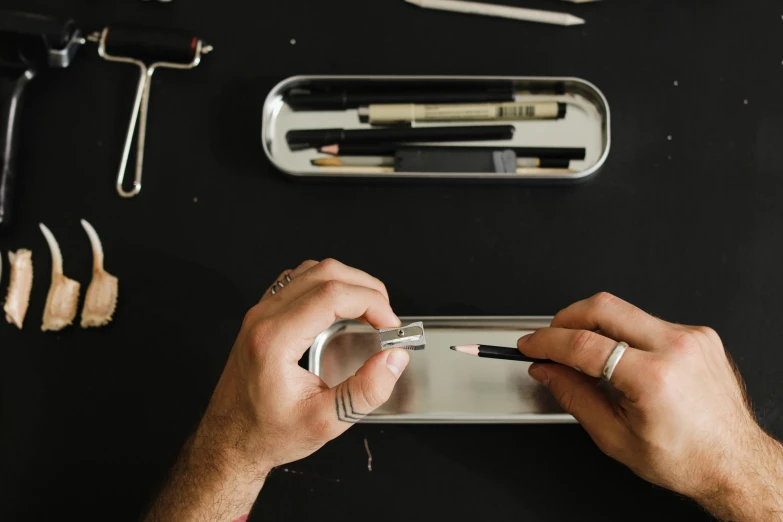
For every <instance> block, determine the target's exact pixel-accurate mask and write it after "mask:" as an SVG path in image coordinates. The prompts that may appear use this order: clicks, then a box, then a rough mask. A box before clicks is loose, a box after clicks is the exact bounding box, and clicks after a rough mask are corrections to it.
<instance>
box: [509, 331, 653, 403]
mask: <svg viewBox="0 0 783 522" xmlns="http://www.w3.org/2000/svg"><path fill="white" fill-rule="evenodd" d="M618 344H619V343H618V342H617V341H614V340H612V339H609V338H607V337H604V336H603V335H601V334H598V333H595V332H591V331H589V330H570V329H566V328H542V329H541V330H538V331H536V332H535V333H533V334H530V335H528V336H525V337H523V338H521V339H520V340H519V342H518V343H517V347H518V348H519V350H520V351H521V352H523V353H524V354H525V355H528V356H530V357H535V358H539V359H551V360H553V361H555V362H559V363H561V364H564V365H566V366H570V367H571V368H576V369H577V370H579V371H580V372H582V373H584V374H586V375H590V376H591V377H601V376H602V374H603V370H604V366H606V362H607V361H608V360H609V357H610V356H611V355H612V352H613V351H614V349H615V348H616V347H617V345H618ZM645 355H647V356H649V354H645V353H644V352H642V351H640V350H636V349H634V348H628V349H627V350H626V351H625V354H624V355H623V357H622V358H621V359H620V362H618V363H617V367H616V368H615V371H614V373H613V374H612V385H613V386H614V387H615V388H617V389H618V390H620V391H621V392H623V393H625V394H626V396H628V397H629V398H632V396H633V395H634V394H633V389H634V383H635V382H637V380H638V376H639V375H640V374H641V365H642V364H643V363H644V356H645Z"/></svg>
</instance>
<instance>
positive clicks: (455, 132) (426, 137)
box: [286, 125, 516, 150]
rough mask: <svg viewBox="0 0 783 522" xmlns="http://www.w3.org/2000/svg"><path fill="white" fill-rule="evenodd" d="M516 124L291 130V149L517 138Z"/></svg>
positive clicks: (289, 137) (289, 134)
mask: <svg viewBox="0 0 783 522" xmlns="http://www.w3.org/2000/svg"><path fill="white" fill-rule="evenodd" d="M515 130H516V129H515V127H514V126H513V125H470V126H461V127H457V126H453V127H452V126H448V127H404V128H387V129H297V130H291V131H288V133H287V134H286V141H287V142H288V146H289V147H291V150H302V149H309V148H313V147H315V148H319V147H323V146H324V145H329V144H331V143H339V144H341V145H342V144H348V143H365V144H366V143H387V142H391V143H401V142H414V143H415V142H436V141H493V140H510V139H511V138H513V137H514V131H515Z"/></svg>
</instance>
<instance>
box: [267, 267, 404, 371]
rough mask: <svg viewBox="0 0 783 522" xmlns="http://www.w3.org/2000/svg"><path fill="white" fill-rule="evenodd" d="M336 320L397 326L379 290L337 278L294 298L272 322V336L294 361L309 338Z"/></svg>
mask: <svg viewBox="0 0 783 522" xmlns="http://www.w3.org/2000/svg"><path fill="white" fill-rule="evenodd" d="M340 319H363V320H365V321H366V322H367V323H369V324H370V325H371V326H372V327H374V328H393V327H395V326H399V325H400V324H401V323H400V319H399V318H398V317H397V316H396V315H395V314H394V312H393V311H392V309H391V305H390V304H389V301H388V300H387V299H386V296H384V295H383V294H382V293H380V292H379V291H377V290H375V289H372V288H367V287H364V286H357V285H351V284H348V283H343V282H340V281H326V282H324V283H322V284H320V285H318V286H317V287H315V288H314V289H312V290H310V291H309V292H307V293H306V294H304V295H302V296H301V297H299V298H298V299H296V300H295V301H294V302H293V303H291V305H290V306H289V307H287V308H286V309H285V311H284V312H283V313H282V314H281V315H280V316H279V320H277V321H275V323H276V325H277V327H276V332H275V337H276V338H278V339H283V340H284V341H285V342H286V345H288V346H289V348H288V349H289V350H290V352H291V355H292V357H295V359H296V360H297V361H298V360H299V359H300V358H301V357H302V354H303V353H304V352H305V351H306V350H307V349H308V348H309V347H310V345H311V344H312V343H313V340H314V339H315V338H316V336H318V334H320V333H321V332H323V331H324V330H326V329H327V328H329V327H330V326H332V324H334V322H335V321H338V320H340Z"/></svg>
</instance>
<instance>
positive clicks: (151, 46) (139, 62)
mask: <svg viewBox="0 0 783 522" xmlns="http://www.w3.org/2000/svg"><path fill="white" fill-rule="evenodd" d="M89 40H91V41H94V42H98V54H99V55H100V56H101V58H103V59H104V60H108V61H110V62H120V63H129V64H133V65H135V66H137V67H138V68H139V82H138V87H137V89H136V99H135V101H134V103H133V111H132V112H131V117H130V123H129V125H128V134H127V136H126V137H125V146H124V149H123V152H122V160H121V161H120V168H119V171H118V172H117V192H118V193H119V194H120V196H122V197H125V198H131V197H133V196H135V195H136V194H138V193H139V192H141V175H142V170H143V167H144V141H145V138H146V134H147V111H148V108H149V102H150V88H151V86H152V75H153V74H154V73H155V71H156V70H157V69H162V68H169V69H192V68H194V67H196V66H197V65H198V64H199V63H201V57H202V55H204V54H207V53H209V52H210V51H211V50H212V46H210V45H207V44H206V43H204V42H203V41H202V40H201V39H199V38H198V37H196V36H193V35H192V34H187V33H176V32H171V31H161V30H157V29H146V28H139V27H122V26H111V27H106V28H105V29H104V30H103V31H101V32H98V33H94V34H93V35H91V36H90V37H89ZM137 124H138V134H137V136H136V175H135V177H134V179H133V187H132V188H131V189H130V190H125V188H124V187H123V181H124V178H125V170H126V168H127V166H128V158H129V157H130V150H131V145H132V143H133V135H134V133H136V127H137Z"/></svg>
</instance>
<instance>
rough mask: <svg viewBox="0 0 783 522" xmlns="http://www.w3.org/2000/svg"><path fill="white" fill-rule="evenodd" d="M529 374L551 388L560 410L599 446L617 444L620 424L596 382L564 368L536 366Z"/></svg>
mask: <svg viewBox="0 0 783 522" xmlns="http://www.w3.org/2000/svg"><path fill="white" fill-rule="evenodd" d="M528 372H529V373H530V376H531V377H532V378H534V379H535V380H537V381H538V382H540V383H541V384H543V385H544V386H546V387H547V388H549V391H550V392H551V393H552V395H553V396H554V398H555V400H556V401H557V402H558V404H560V407H561V408H563V410H564V411H565V412H566V413H570V414H571V415H573V416H574V417H575V418H576V420H577V421H579V424H581V425H582V426H583V427H584V428H585V430H587V432H588V433H589V434H590V436H591V437H592V438H593V440H594V441H595V442H596V443H597V444H598V445H599V446H603V445H602V442H609V441H612V440H616V436H617V435H619V430H620V427H621V426H620V422H619V420H618V418H617V416H616V415H615V412H614V408H613V407H612V404H611V402H610V401H609V398H608V397H607V396H606V395H605V394H604V393H603V392H602V391H601V390H599V389H598V383H597V380H596V379H595V378H593V377H590V376H589V375H586V374H584V373H581V372H578V371H576V370H575V369H573V368H570V367H568V366H563V365H561V364H533V365H531V366H530V369H529V370H528Z"/></svg>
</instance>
